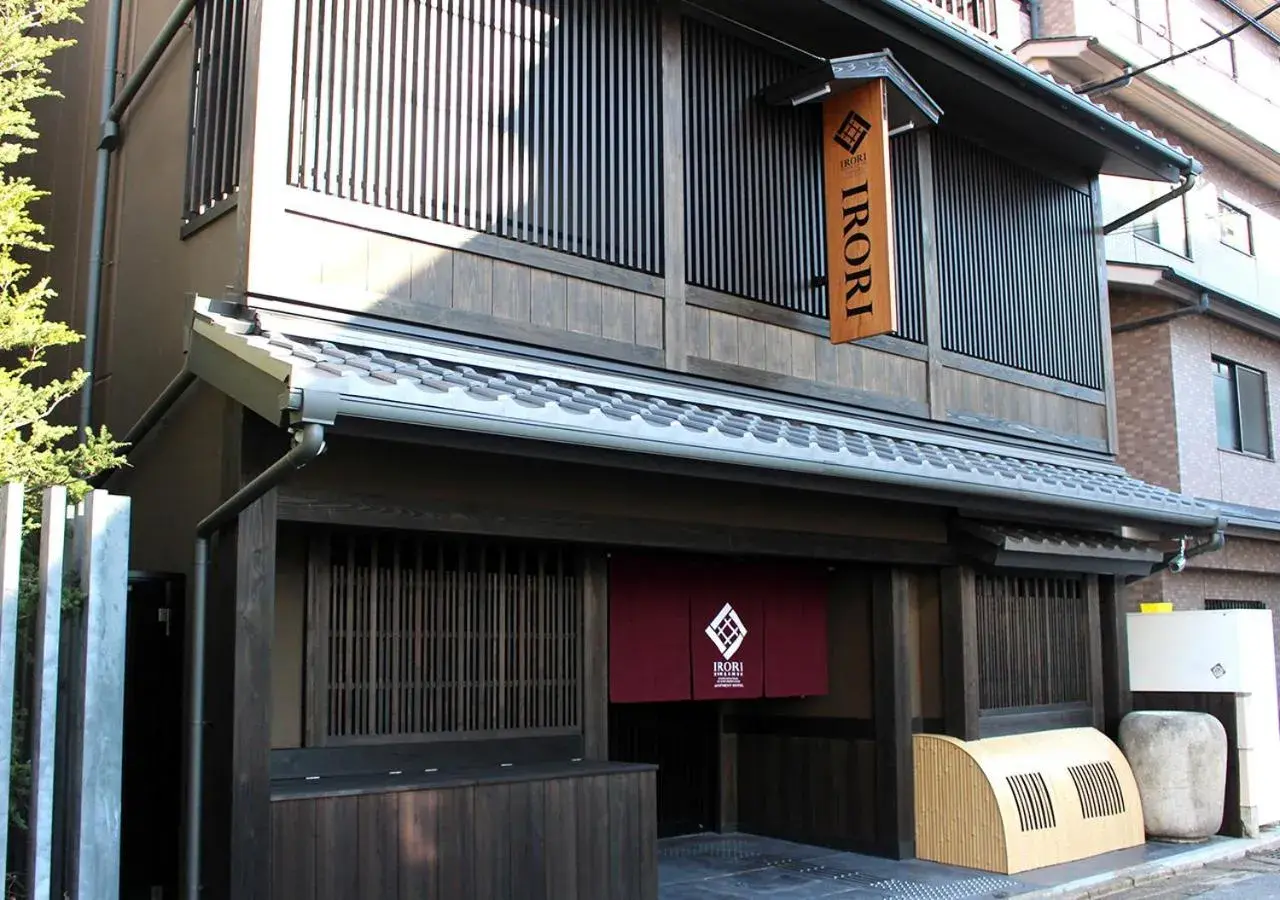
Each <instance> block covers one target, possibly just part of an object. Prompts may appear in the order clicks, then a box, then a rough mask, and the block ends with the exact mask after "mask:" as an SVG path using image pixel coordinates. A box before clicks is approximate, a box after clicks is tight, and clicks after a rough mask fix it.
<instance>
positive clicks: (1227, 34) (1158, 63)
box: [1076, 2, 1280, 94]
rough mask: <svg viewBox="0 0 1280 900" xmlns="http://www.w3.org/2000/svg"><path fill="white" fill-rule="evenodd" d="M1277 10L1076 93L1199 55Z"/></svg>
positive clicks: (1270, 9)
mask: <svg viewBox="0 0 1280 900" xmlns="http://www.w3.org/2000/svg"><path fill="white" fill-rule="evenodd" d="M1276 10H1280V2H1277V3H1273V4H1271V5H1270V6H1268V7H1267V8H1266V9H1264V10H1263V11H1262V12H1261V13H1259V14H1258V15H1257V16H1256V17H1254V19H1253V20H1246V21H1244V22H1241V23H1240V24H1239V25H1237V26H1236V27H1234V28H1232V29H1231V30H1230V31H1224V32H1222V34H1219V35H1217V36H1216V37H1214V38H1213V39H1211V40H1208V41H1205V42H1204V43H1203V44H1200V45H1199V46H1196V47H1192V48H1191V49H1190V50H1183V51H1182V52H1181V53H1175V54H1173V55H1172V56H1166V57H1164V58H1163V59H1157V60H1156V61H1155V62H1153V63H1147V65H1145V66H1139V67H1138V68H1136V69H1129V70H1127V71H1125V72H1124V74H1122V75H1118V76H1116V77H1115V78H1109V79H1107V80H1106V81H1103V82H1101V83H1099V84H1083V85H1081V86H1080V87H1079V88H1077V89H1076V93H1078V94H1092V93H1094V92H1095V91H1101V90H1105V89H1106V88H1109V87H1112V86H1114V85H1117V84H1120V83H1121V82H1124V81H1128V80H1129V79H1131V78H1133V77H1134V76H1135V75H1141V74H1143V73H1144V72H1150V71H1151V70H1152V69H1155V68H1158V67H1159V66H1163V65H1165V64H1166V63H1171V62H1174V61H1176V60H1179V59H1182V58H1183V57H1185V56H1190V55H1191V54H1193V53H1199V52H1200V51H1201V50H1207V49H1208V48H1210V47H1212V46H1213V45H1214V44H1216V43H1218V42H1219V41H1225V40H1226V39H1227V38H1229V37H1232V36H1234V35H1237V34H1239V33H1240V32H1242V31H1244V30H1245V29H1246V28H1249V27H1251V24H1252V22H1253V21H1257V20H1259V19H1265V18H1266V17H1267V16H1269V15H1271V14H1272V13H1273V12H1275V11H1276Z"/></svg>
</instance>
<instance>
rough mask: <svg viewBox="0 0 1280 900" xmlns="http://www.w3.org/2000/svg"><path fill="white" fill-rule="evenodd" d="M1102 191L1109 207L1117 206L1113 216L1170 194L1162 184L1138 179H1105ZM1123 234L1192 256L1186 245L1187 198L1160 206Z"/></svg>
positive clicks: (1129, 226) (1131, 225) (1128, 226)
mask: <svg viewBox="0 0 1280 900" xmlns="http://www.w3.org/2000/svg"><path fill="white" fill-rule="evenodd" d="M1102 190H1103V193H1104V196H1105V197H1106V198H1107V201H1108V204H1111V203H1114V210H1115V212H1114V214H1115V215H1119V214H1120V213H1127V212H1129V210H1131V209H1137V208H1138V207H1139V206H1142V205H1144V204H1146V203H1149V202H1151V201H1152V200H1155V199H1156V198H1157V197H1161V196H1164V195H1165V194H1167V193H1168V192H1169V186H1168V185H1167V184H1164V183H1163V182H1156V181H1143V180H1141V179H1137V178H1113V177H1104V179H1103V182H1102ZM1122 230H1130V231H1132V232H1133V234H1135V235H1137V236H1138V237H1140V238H1142V239H1143V240H1144V241H1149V242H1150V243H1152V244H1157V245H1159V246H1161V247H1163V248H1164V249H1166V250H1171V251H1173V252H1174V253H1177V254H1178V255H1179V256H1187V257H1189V256H1190V255H1191V248H1190V246H1189V245H1188V243H1187V198H1186V196H1185V195H1184V196H1182V197H1178V198H1176V199H1174V200H1170V201H1169V202H1168V203H1164V204H1161V205H1160V206H1157V207H1156V208H1155V209H1153V210H1152V211H1151V212H1149V213H1147V214H1146V215H1145V216H1143V217H1142V218H1140V219H1137V220H1135V221H1134V222H1132V223H1131V224H1129V225H1127V226H1125V229H1122Z"/></svg>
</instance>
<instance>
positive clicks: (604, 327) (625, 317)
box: [600, 286, 636, 344]
mask: <svg viewBox="0 0 1280 900" xmlns="http://www.w3.org/2000/svg"><path fill="white" fill-rule="evenodd" d="M600 307H601V314H600V315H601V324H600V328H601V334H603V335H604V337H606V338H608V339H609V340H611V341H623V342H624V343H628V344H632V343H635V340H636V296H635V294H633V293H632V292H631V291H624V290H622V289H621V288H616V287H608V286H605V287H603V288H602V289H601V291H600Z"/></svg>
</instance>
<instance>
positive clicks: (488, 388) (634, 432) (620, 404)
mask: <svg viewBox="0 0 1280 900" xmlns="http://www.w3.org/2000/svg"><path fill="white" fill-rule="evenodd" d="M197 304H198V308H197V315H196V318H195V322H194V324H193V328H192V331H193V338H192V344H191V350H190V354H189V357H188V364H189V366H190V367H191V371H192V372H193V373H194V374H196V375H197V376H199V377H201V378H202V379H204V380H206V381H208V382H210V383H211V384H213V385H215V386H216V387H219V388H220V389H221V390H223V391H224V392H226V393H229V394H230V395H231V396H233V397H235V398H236V399H237V400H239V401H240V402H241V403H243V404H244V405H245V406H247V407H249V408H250V409H253V410H255V411H256V412H258V413H259V414H260V415H263V416H265V417H267V418H268V419H271V420H273V421H276V422H283V421H285V420H286V418H287V417H289V416H292V417H294V418H295V419H298V418H300V419H302V420H308V421H321V422H329V423H334V422H336V423H337V424H338V425H339V426H341V425H342V424H343V423H344V422H353V421H358V420H375V421H379V422H386V423H393V424H398V425H406V426H424V427H430V428H434V429H442V430H449V431H457V432H466V433H470V434H476V435H487V436H490V437H500V438H504V439H506V438H510V439H516V440H529V441H539V442H542V443H544V444H552V445H554V444H561V445H568V446H571V447H574V448H579V449H588V448H589V449H592V450H595V451H600V452H602V453H614V452H621V453H624V454H645V455H649V456H659V457H665V458H668V459H673V460H686V461H693V462H695V463H700V464H710V465H715V466H723V467H728V468H738V469H744V470H745V469H757V470H772V471H776V472H786V473H791V474H795V475H800V476H809V477H817V478H822V479H828V478H829V479H838V480H841V481H843V482H844V483H845V484H850V485H857V484H861V485H862V486H863V488H864V489H865V490H866V491H868V492H869V493H874V494H878V495H884V494H885V493H890V492H891V493H893V494H894V495H895V496H901V497H902V499H910V500H912V501H914V502H918V503H934V504H939V503H941V504H945V505H957V506H958V505H960V504H964V505H965V506H972V507H986V506H997V507H1000V508H1005V507H1007V506H1008V504H1010V503H1013V504H1016V505H1017V508H1019V509H1023V510H1025V509H1028V508H1036V509H1042V510H1047V511H1051V512H1052V514H1054V515H1061V516H1063V517H1064V518H1067V519H1070V518H1073V517H1074V518H1079V517H1084V518H1087V519H1088V520H1090V521H1094V520H1102V521H1105V522H1107V523H1113V524H1115V525H1120V524H1133V523H1138V522H1141V523H1146V524H1148V525H1156V526H1157V527H1159V528H1161V529H1162V530H1166V531H1168V530H1177V532H1178V533H1180V534H1185V533H1187V531H1205V530H1209V529H1211V528H1215V527H1217V525H1218V517H1217V513H1216V511H1215V510H1212V509H1210V508H1209V507H1207V506H1205V505H1204V504H1202V503H1200V502H1198V501H1196V500H1193V499H1191V498H1189V497H1185V496H1183V495H1181V494H1176V493H1173V492H1172V491H1168V490H1165V489H1164V488H1161V487H1158V486H1156V485H1151V484H1147V483H1145V482H1142V481H1139V480H1138V479H1136V478H1131V477H1129V476H1128V475H1127V474H1126V473H1125V472H1124V470H1123V469H1121V468H1120V467H1119V466H1116V465H1113V464H1108V463H1105V462H1101V461H1090V460H1085V459H1080V458H1076V457H1071V456H1067V455H1065V454H1062V453H1055V452H1052V451H1048V450H1034V449H1030V448H1018V447H1012V446H1003V445H999V444H996V443H993V442H991V441H987V440H983V439H981V438H979V437H969V436H963V435H957V434H944V433H940V432H935V431H931V430H930V429H929V428H927V427H925V426H923V425H919V426H917V425H909V424H901V425H899V424H890V423H885V422H878V421H875V420H872V419H868V418H865V417H862V416H859V415H857V414H856V412H855V411H853V410H841V411H839V412H828V411H824V410H819V409H813V408H807V407H801V406H799V405H797V404H796V403H794V402H789V401H788V399H787V398H785V397H778V398H777V399H761V398H759V397H753V396H749V395H746V394H742V393H736V392H734V391H733V390H731V389H729V388H726V387H725V386H724V385H720V384H716V383H713V382H709V381H702V380H699V379H682V380H681V381H680V382H678V383H677V382H673V381H670V380H665V379H663V378H662V377H660V376H654V375H652V374H624V373H618V372H607V371H601V370H599V369H597V368H594V367H592V365H591V363H590V362H589V361H587V360H582V361H574V362H566V361H549V360H544V359H531V358H528V357H524V356H520V355H518V351H516V350H515V349H512V350H510V351H507V350H501V351H500V350H485V349H479V348H476V347H471V346H459V345H455V344H450V343H445V342H443V341H441V340H440V339H438V338H434V337H430V336H425V335H421V336H420V335H413V334H393V333H388V332H386V331H383V330H381V329H379V328H378V327H376V326H375V325H374V324H373V323H370V324H368V325H366V324H363V323H362V324H349V323H332V322H326V321H321V320H319V319H316V318H313V317H312V316H310V315H308V314H307V311H306V310H305V309H304V308H297V310H296V311H293V310H292V309H291V310H290V311H288V312H283V311H267V310H259V311H253V312H246V311H245V310H242V309H231V310H228V312H227V313H226V314H223V313H220V312H218V311H216V309H215V306H214V304H213V302H212V301H208V300H198V301H197ZM246 325H247V326H249V327H246ZM281 398H283V400H282V399H281ZM854 492H857V491H856V488H855V490H854Z"/></svg>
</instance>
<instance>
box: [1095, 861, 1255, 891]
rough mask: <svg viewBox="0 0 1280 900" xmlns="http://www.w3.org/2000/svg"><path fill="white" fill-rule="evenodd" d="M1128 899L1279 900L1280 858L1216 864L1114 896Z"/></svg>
mask: <svg viewBox="0 0 1280 900" xmlns="http://www.w3.org/2000/svg"><path fill="white" fill-rule="evenodd" d="M1110 896H1111V897H1123V898H1125V900H1175V898H1181V897H1197V898H1202V900H1263V898H1272V897H1274V898H1277V900H1280V856H1275V857H1272V856H1256V857H1247V858H1245V859H1239V860H1236V861H1235V862H1225V863H1214V864H1213V865H1209V866H1205V867H1204V868H1203V869H1197V870H1195V871H1193V872H1187V873H1186V874H1184V875H1179V876H1177V877H1175V878H1170V879H1168V880H1165V881H1158V882H1154V883H1152V884H1144V885H1142V886H1140V887H1136V888H1130V889H1128V890H1125V891H1119V892H1117V893H1114V894H1111V895H1110Z"/></svg>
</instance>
